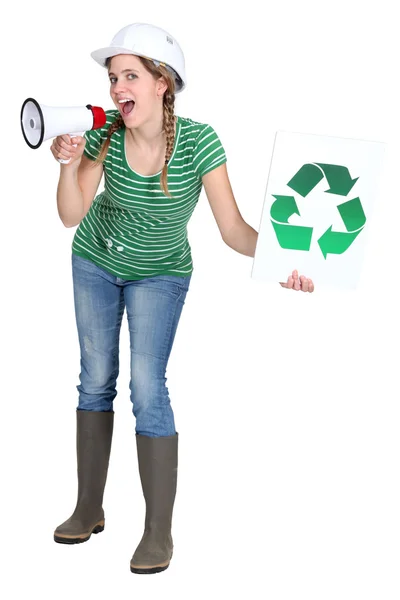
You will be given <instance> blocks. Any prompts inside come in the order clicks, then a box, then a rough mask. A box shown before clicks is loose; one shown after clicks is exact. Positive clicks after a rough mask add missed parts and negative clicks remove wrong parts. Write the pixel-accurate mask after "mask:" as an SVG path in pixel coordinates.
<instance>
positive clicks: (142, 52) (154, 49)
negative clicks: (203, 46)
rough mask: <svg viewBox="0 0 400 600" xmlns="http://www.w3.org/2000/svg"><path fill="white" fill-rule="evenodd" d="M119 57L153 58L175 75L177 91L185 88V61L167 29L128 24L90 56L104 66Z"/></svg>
mask: <svg viewBox="0 0 400 600" xmlns="http://www.w3.org/2000/svg"><path fill="white" fill-rule="evenodd" d="M117 54H135V55H136V56H142V57H143V58H150V59H151V60H153V62H154V63H155V64H156V65H157V66H158V65H159V64H160V63H161V64H163V65H164V66H165V67H167V68H169V70H170V71H171V70H172V71H173V74H174V76H175V84H176V89H175V91H176V92H181V91H182V90H183V89H184V87H185V86H186V72H185V58H184V56H183V52H182V49H181V47H180V46H179V44H178V42H177V41H176V40H175V39H174V38H173V37H172V35H170V34H169V33H168V32H167V31H164V29H161V28H160V27H156V26H155V25H148V24H147V23H133V24H132V25H127V26H126V27H124V28H123V29H121V30H120V31H118V33H117V34H116V35H115V36H114V37H113V39H112V41H111V44H110V45H109V46H108V47H107V48H100V49H99V50H95V51H94V52H92V53H91V56H92V58H94V60H95V61H96V62H98V63H99V64H100V65H101V66H102V67H105V66H106V60H107V58H110V57H111V56H116V55H117Z"/></svg>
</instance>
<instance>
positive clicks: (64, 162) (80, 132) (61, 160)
mask: <svg viewBox="0 0 400 600" xmlns="http://www.w3.org/2000/svg"><path fill="white" fill-rule="evenodd" d="M84 133H85V132H84V131H79V132H77V133H69V134H68V135H69V136H71V137H75V136H77V135H79V136H82V135H83V134H84ZM72 145H73V146H74V148H76V147H77V145H78V144H72ZM57 160H58V162H59V163H61V164H62V165H67V164H68V163H69V161H70V160H71V159H70V158H67V159H64V158H57Z"/></svg>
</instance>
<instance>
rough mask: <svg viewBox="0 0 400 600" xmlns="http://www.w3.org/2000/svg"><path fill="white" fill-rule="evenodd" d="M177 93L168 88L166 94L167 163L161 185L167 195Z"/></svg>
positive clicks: (164, 124)
mask: <svg viewBox="0 0 400 600" xmlns="http://www.w3.org/2000/svg"><path fill="white" fill-rule="evenodd" d="M174 103H175V94H173V93H171V92H170V91H169V90H167V91H166V92H165V94H164V106H163V109H164V122H163V126H164V131H165V136H166V139H167V147H166V150H165V165H164V168H163V170H162V173H161V187H162V190H163V192H164V193H165V195H166V196H170V197H171V194H170V193H169V190H168V182H167V174H168V163H169V161H170V159H171V156H172V152H173V149H174V141H175V116H174Z"/></svg>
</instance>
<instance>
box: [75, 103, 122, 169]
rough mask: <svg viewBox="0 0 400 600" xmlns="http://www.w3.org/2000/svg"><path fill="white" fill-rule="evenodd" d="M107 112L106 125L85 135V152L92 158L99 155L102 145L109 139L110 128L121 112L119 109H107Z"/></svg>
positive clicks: (94, 158)
mask: <svg viewBox="0 0 400 600" xmlns="http://www.w3.org/2000/svg"><path fill="white" fill-rule="evenodd" d="M105 112H106V117H107V121H106V124H105V125H104V127H100V128H99V129H91V130H89V131H86V132H85V134H84V136H83V137H84V138H85V140H86V146H85V150H84V151H83V153H84V155H85V156H86V157H87V158H89V159H90V160H96V159H97V157H98V156H99V154H100V150H101V147H102V145H103V143H104V142H105V140H106V139H107V133H108V128H109V127H110V125H111V124H112V123H113V122H114V121H115V120H116V118H117V117H118V114H119V113H118V111H115V110H106V111H105Z"/></svg>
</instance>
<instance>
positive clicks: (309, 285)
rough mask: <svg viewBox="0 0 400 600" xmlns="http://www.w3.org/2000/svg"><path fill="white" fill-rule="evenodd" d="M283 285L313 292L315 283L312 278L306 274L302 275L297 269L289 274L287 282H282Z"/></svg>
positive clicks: (290, 288) (292, 288) (291, 288)
mask: <svg viewBox="0 0 400 600" xmlns="http://www.w3.org/2000/svg"><path fill="white" fill-rule="evenodd" d="M280 284H281V286H282V287H284V288H288V289H289V290H296V291H297V292H298V291H299V290H301V291H302V292H310V293H311V292H313V291H314V284H313V281H312V279H309V278H308V277H305V276H304V275H300V277H299V274H298V272H297V271H293V272H292V274H291V275H289V277H288V280H287V283H282V282H280Z"/></svg>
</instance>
